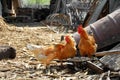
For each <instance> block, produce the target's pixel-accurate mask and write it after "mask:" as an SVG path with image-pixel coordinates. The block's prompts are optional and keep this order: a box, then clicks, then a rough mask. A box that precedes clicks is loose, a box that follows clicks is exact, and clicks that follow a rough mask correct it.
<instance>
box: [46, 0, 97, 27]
mask: <svg viewBox="0 0 120 80" xmlns="http://www.w3.org/2000/svg"><path fill="white" fill-rule="evenodd" d="M94 1H95V0H55V3H54V4H51V5H50V10H51V11H52V12H51V14H50V15H49V16H48V18H47V19H46V20H47V21H50V22H54V21H57V22H59V23H60V24H63V25H64V26H65V27H66V26H67V27H68V26H69V28H70V29H75V28H76V27H77V26H78V25H79V24H81V23H83V21H84V19H85V17H86V15H87V12H89V11H90V9H92V8H91V6H92V3H93V2H94ZM56 13H57V14H60V15H61V14H62V15H64V16H67V18H68V19H69V20H67V19H66V20H67V21H69V22H67V24H66V23H65V18H64V17H63V18H61V17H60V18H57V19H56V16H58V15H56Z"/></svg>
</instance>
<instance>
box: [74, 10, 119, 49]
mask: <svg viewBox="0 0 120 80" xmlns="http://www.w3.org/2000/svg"><path fill="white" fill-rule="evenodd" d="M85 30H86V31H88V32H92V33H93V35H94V37H95V40H96V43H97V44H98V49H100V48H103V47H106V46H109V45H111V44H113V43H116V42H119V41H120V8H119V9H117V10H115V11H114V12H112V13H111V14H108V15H107V16H105V17H103V18H101V19H99V20H98V21H96V22H94V23H92V24H90V25H88V26H87V27H85ZM73 37H74V39H75V41H76V42H77V43H78V42H79V39H80V37H79V34H78V33H77V32H76V33H74V34H73Z"/></svg>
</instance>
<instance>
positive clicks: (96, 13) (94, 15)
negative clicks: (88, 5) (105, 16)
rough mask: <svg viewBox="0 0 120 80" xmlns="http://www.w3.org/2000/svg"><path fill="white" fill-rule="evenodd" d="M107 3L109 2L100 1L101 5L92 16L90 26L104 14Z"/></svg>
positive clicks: (105, 0)
mask: <svg viewBox="0 0 120 80" xmlns="http://www.w3.org/2000/svg"><path fill="white" fill-rule="evenodd" d="M106 2H107V0H100V1H99V4H98V5H97V7H96V9H95V11H94V13H93V14H92V17H91V19H90V21H89V22H88V25H89V24H91V23H94V22H95V21H97V19H98V17H99V15H100V13H101V12H102V10H103V7H104V6H105V4H106Z"/></svg>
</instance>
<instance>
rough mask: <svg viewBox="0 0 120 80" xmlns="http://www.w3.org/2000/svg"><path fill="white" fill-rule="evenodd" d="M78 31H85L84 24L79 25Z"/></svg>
mask: <svg viewBox="0 0 120 80" xmlns="http://www.w3.org/2000/svg"><path fill="white" fill-rule="evenodd" d="M77 31H78V33H81V32H82V31H83V26H82V25H79V26H78V28H77Z"/></svg>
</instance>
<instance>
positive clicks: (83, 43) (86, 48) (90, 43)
mask: <svg viewBox="0 0 120 80" xmlns="http://www.w3.org/2000/svg"><path fill="white" fill-rule="evenodd" d="M77 30H78V33H79V34H80V41H79V44H78V48H79V52H80V55H81V56H88V57H92V55H94V53H95V52H96V49H97V44H96V43H95V39H94V37H93V35H90V34H88V33H87V32H86V31H85V30H84V28H83V27H82V25H80V26H78V29H77Z"/></svg>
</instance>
